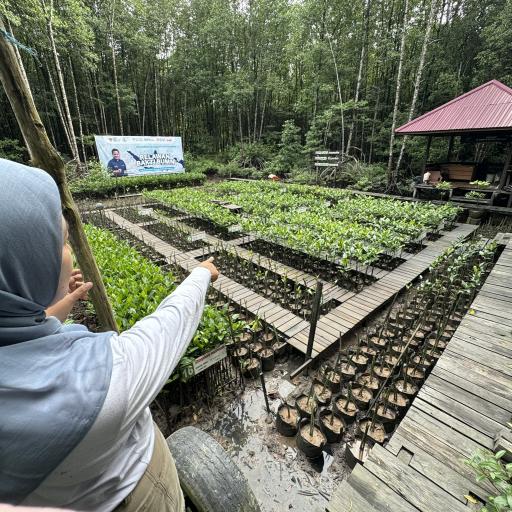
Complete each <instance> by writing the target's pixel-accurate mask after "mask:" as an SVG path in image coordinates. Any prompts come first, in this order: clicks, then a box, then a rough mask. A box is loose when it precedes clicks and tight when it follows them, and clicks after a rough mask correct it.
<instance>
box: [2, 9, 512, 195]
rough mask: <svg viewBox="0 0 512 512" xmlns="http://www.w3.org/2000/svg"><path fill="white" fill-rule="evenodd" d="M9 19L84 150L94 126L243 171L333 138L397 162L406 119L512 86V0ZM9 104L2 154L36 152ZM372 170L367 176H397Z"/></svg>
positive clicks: (288, 164)
mask: <svg viewBox="0 0 512 512" xmlns="http://www.w3.org/2000/svg"><path fill="white" fill-rule="evenodd" d="M0 15H3V16H4V19H5V23H6V28H7V29H8V30H11V31H12V32H13V34H14V36H15V37H16V38H17V39H18V40H19V41H20V43H22V44H23V45H24V47H28V48H29V49H33V50H35V51H36V52H37V57H34V56H33V55H32V54H31V53H29V51H27V50H26V48H23V47H18V48H17V50H18V53H19V55H20V59H22V61H23V63H24V66H25V70H26V75H27V78H28V82H29V83H30V85H31V88H32V92H33V94H34V96H35V100H36V104H37V106H38V108H39V110H40V112H41V114H42V117H43V121H44V123H45V125H46V127H47V130H48V132H49V134H50V138H51V139H52V141H53V142H54V144H55V145H56V146H57V147H58V148H59V149H60V151H61V152H63V153H65V154H67V155H69V156H72V157H74V158H80V159H81V160H84V159H85V158H86V157H90V156H91V155H92V154H93V149H92V142H93V139H92V136H91V135H92V134H94V133H99V134H102V133H113V134H125V135H129V134H145V135H155V134H166V135H168V134H176V135H181V136H183V139H184V145H185V148H186V149H187V150H189V151H192V152H193V153H195V154H206V153H209V154H214V153H218V152H220V151H222V152H226V153H225V156H226V159H228V160H235V161H236V162H237V163H238V164H239V165H241V166H242V167H249V168H260V167H261V166H262V164H264V163H265V162H267V163H268V164H269V166H270V167H269V168H270V169H274V170H283V169H284V170H287V171H289V170H294V169H295V170H296V171H297V172H300V171H301V169H303V168H304V167H305V166H307V165H308V158H309V155H310V151H311V150H314V149H317V148H325V147H330V148H336V149H342V148H344V149H346V150H347V151H348V152H349V153H350V154H351V155H352V156H354V157H356V158H358V159H359V160H362V161H365V162H367V163H372V162H377V163H379V162H380V163H382V164H383V166H381V169H382V168H384V171H385V166H386V165H388V162H390V159H389V149H390V146H392V147H393V148H394V162H391V165H392V166H393V165H395V164H396V160H397V158H398V155H399V153H400V145H401V140H398V141H397V140H395V141H393V140H392V138H391V132H392V130H391V128H392V126H393V125H399V124H400V123H402V122H405V121H407V119H408V118H409V117H410V116H411V115H415V114H418V113H421V112H424V111H426V110H428V109H431V108H432V107H435V106H437V105H439V104H440V103H442V102H444V101H447V100H449V99H451V98H452V97H454V96H455V95H457V94H460V93H461V92H463V91H466V90H468V89H469V88H471V87H473V86H475V85H478V84H480V83H482V82H485V81H487V80H489V79H491V78H497V79H500V80H502V81H504V82H505V83H508V84H509V85H510V84H511V82H512V68H511V66H512V64H511V60H510V58H509V50H510V43H511V41H512V36H511V30H510V23H509V22H510V19H511V17H512V0H443V1H442V2H441V1H439V0H421V1H420V0H358V1H356V2H351V1H347V0H302V1H299V2H292V1H290V0H249V1H248V2H237V1H235V2H231V1H227V0H151V1H149V0H101V1H99V2H92V1H91V0H16V1H14V0H2V1H0ZM0 107H1V109H2V112H4V115H3V116H2V117H1V119H0V139H2V138H6V139H10V140H11V142H9V144H8V147H4V148H2V144H0V152H2V151H3V154H9V155H15V156H16V157H17V158H22V157H25V158H26V154H23V151H21V152H20V150H19V149H18V148H17V146H18V147H19V146H21V145H22V144H21V142H17V141H21V140H22V138H21V136H20V134H19V131H18V128H17V126H16V122H15V120H14V117H13V115H12V113H11V110H10V107H9V105H8V102H7V99H6V97H5V96H4V95H3V94H0ZM287 121H288V122H287ZM12 141H14V142H12ZM230 148H231V149H230ZM422 148H423V141H421V140H419V139H411V140H410V141H409V142H408V145H407V147H406V152H405V155H404V159H403V161H404V163H405V164H406V165H405V166H404V167H405V168H407V167H409V166H410V165H412V166H413V167H414V166H415V165H416V166H418V165H419V163H420V160H421V159H420V158H418V157H419V155H420V152H421V151H422ZM439 151H441V147H437V146H436V145H434V147H433V149H432V154H433V155H434V156H435V155H436V153H439ZM356 170H357V169H356ZM358 170H359V172H362V177H361V179H362V180H363V185H362V186H365V182H367V181H368V179H369V178H368V175H370V176H373V175H375V174H377V178H378V177H379V176H381V174H382V173H380V174H379V171H378V170H377V169H376V168H372V169H371V170H370V171H368V172H367V171H366V170H364V171H361V169H360V168H358ZM379 179H380V178H379ZM366 186H367V185H366Z"/></svg>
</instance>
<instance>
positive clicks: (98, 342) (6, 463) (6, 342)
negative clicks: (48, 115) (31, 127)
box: [0, 159, 112, 504]
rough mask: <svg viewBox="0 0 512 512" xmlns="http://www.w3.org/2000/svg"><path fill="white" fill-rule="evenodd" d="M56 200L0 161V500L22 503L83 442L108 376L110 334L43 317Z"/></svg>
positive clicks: (54, 279) (54, 245) (52, 286)
mask: <svg viewBox="0 0 512 512" xmlns="http://www.w3.org/2000/svg"><path fill="white" fill-rule="evenodd" d="M62 236H63V235H62V217H61V203H60V198H59V192H58V189H57V186H56V184H55V182H54V181H53V179H52V178H51V177H50V176H49V175H48V174H47V173H45V172H44V171H41V170H39V169H34V168H31V167H27V166H25V165H21V164H18V163H14V162H10V161H8V160H3V159H0V502H8V503H14V504H17V503H20V502H22V501H23V499H24V498H26V497H27V496H28V495H29V494H30V493H31V492H32V491H33V490H35V489H36V488H37V487H38V486H39V485H40V484H41V482H42V481H43V480H44V479H45V478H46V477H47V476H48V475H49V474H50V473H51V472H52V471H53V470H54V469H55V468H56V467H57V466H58V465H59V463H60V462H61V461H62V460H64V458H65V457H66V456H67V455H68V454H69V453H70V452H71V450H73V448H74V447H75V446H76V445H77V444H78V443H79V442H80V441H81V440H82V439H83V437H84V436H85V435H86V434H87V432H88V431H89V429H90V428H91V426H92V424H93V423H94V421H95V420H96V417H97V415H98V413H99V411H100V409H101V407H102V405H103V402H104V400H105V396H106V394H107V391H108V387H109V384H110V375H111V372H112V350H111V346H110V338H111V336H112V333H100V334H94V333H90V332H88V331H87V330H86V329H85V328H84V327H83V326H63V325H62V324H61V322H60V321H59V320H57V319H56V318H54V317H49V318H47V317H46V315H45V312H44V310H45V309H46V308H47V307H48V306H49V305H50V304H51V302H52V301H53V299H54V297H55V294H56V291H57V287H58V282H59V276H60V269H61V260H62V247H63V239H62Z"/></svg>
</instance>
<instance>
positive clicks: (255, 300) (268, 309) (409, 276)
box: [102, 210, 476, 371]
mask: <svg viewBox="0 0 512 512" xmlns="http://www.w3.org/2000/svg"><path fill="white" fill-rule="evenodd" d="M102 215H104V216H106V218H107V219H108V220H109V222H114V223H115V224H117V225H118V226H120V227H122V228H123V229H126V230H127V231H128V232H130V233H131V234H132V235H133V236H135V237H137V238H139V239H140V240H143V241H144V243H146V244H147V245H149V246H150V247H152V248H153V249H154V250H155V251H156V252H158V253H159V254H161V255H162V256H163V257H164V258H166V259H167V260H169V259H172V260H173V261H174V262H175V263H177V264H179V265H180V266H182V267H183V268H184V269H185V270H187V271H190V270H192V269H193V268H194V267H195V266H197V265H198V261H197V259H200V258H202V257H204V256H205V255H206V254H207V253H208V252H209V249H208V250H205V249H206V248H205V247H204V246H203V247H202V248H200V249H196V250H193V251H189V252H183V251H182V250H180V249H179V248H177V247H175V246H173V245H170V244H168V243H166V242H165V241H163V240H162V239H161V238H159V237H158V236H155V235H154V234H152V233H151V232H150V231H148V230H151V228H152V227H153V226H154V225H152V226H149V227H148V230H146V229H144V228H143V227H141V226H140V225H137V224H134V223H132V222H130V221H128V220H127V219H125V218H123V217H122V216H120V215H119V214H118V213H116V212H115V211H111V210H106V211H105V212H103V214H102ZM178 224H181V223H178ZM190 229H191V231H190V233H194V230H193V228H190ZM475 229H476V226H471V225H467V224H459V225H457V226H456V227H455V229H452V230H450V231H448V232H443V231H442V232H441V233H440V235H441V236H440V238H439V239H438V240H437V241H434V242H425V244H426V245H425V248H424V249H423V250H421V251H419V252H418V253H416V254H415V255H412V254H407V255H406V256H405V257H407V259H406V260H404V263H402V264H401V265H399V266H398V267H397V268H395V269H394V270H392V271H386V270H381V271H380V272H379V278H378V279H377V278H375V277H373V278H372V284H369V285H366V286H362V288H361V289H360V290H359V291H356V290H354V291H347V292H346V293H343V294H342V295H339V294H338V295H337V296H335V297H334V298H335V300H336V301H338V303H339V305H337V306H336V307H334V308H333V309H332V310H330V311H329V312H327V313H326V314H323V315H321V316H320V318H319V320H318V323H317V331H316V335H315V339H314V343H313V348H312V353H311V356H312V359H314V358H316V357H317V356H318V355H319V354H321V353H323V352H325V351H326V350H329V349H330V347H331V346H333V345H334V344H336V343H337V342H338V341H339V340H340V339H341V338H342V337H343V336H346V335H347V334H348V333H350V332H351V331H352V330H353V329H355V328H356V327H357V326H359V325H361V324H362V323H363V322H365V321H366V320H367V319H368V318H371V316H372V315H373V314H374V312H375V311H377V310H379V309H380V308H382V307H383V306H384V305H386V304H387V303H388V302H389V301H390V300H391V298H392V297H393V296H394V295H395V294H397V293H399V292H400V291H401V290H403V289H404V288H405V287H406V286H407V285H409V284H410V283H411V282H413V281H414V280H415V279H416V278H417V277H419V276H420V275H421V274H422V273H423V272H425V271H426V270H427V268H428V267H429V265H430V263H431V262H432V261H434V259H435V258H436V257H437V256H439V255H440V254H441V253H442V252H443V251H444V250H445V249H446V248H447V247H448V246H449V245H450V244H451V243H452V242H454V241H455V240H457V239H459V238H465V237H467V236H469V235H470V234H471V233H472V232H473V231H474V230H475ZM214 240H215V237H213V236H211V235H208V243H209V244H211V242H212V241H214ZM217 242H218V244H219V245H222V244H228V245H229V244H231V243H232V242H223V241H221V240H219V239H217ZM203 245H204V244H203ZM247 247H248V248H249V249H251V250H253V251H254V252H256V249H259V250H262V252H263V250H264V249H268V248H269V247H270V249H271V254H272V255H273V256H274V257H276V259H277V260H278V261H279V258H280V256H279V254H282V251H278V250H277V249H276V248H280V249H282V248H281V247H280V246H277V245H276V246H274V244H269V242H264V241H261V240H258V239H256V240H253V241H251V242H249V243H245V244H244V243H243V244H242V246H241V248H245V249H246V250H248V249H247ZM258 254H260V253H259V252H258ZM267 254H268V253H267ZM196 258H197V259H196ZM296 259H297V261H300V257H298V256H297V257H296ZM286 261H288V260H286ZM294 263H295V260H294ZM323 263H325V262H322V261H314V260H311V261H309V262H308V264H307V265H306V267H305V268H306V269H307V270H310V271H313V272H314V271H315V270H320V269H322V265H323ZM303 268H304V267H303ZM300 271H302V269H300ZM333 271H334V269H331V273H330V274H329V275H332V272H333ZM362 275H363V276H364V277H363V278H364V279H365V280H366V279H368V276H367V275H366V274H362ZM324 277H328V275H324ZM363 278H361V279H363ZM329 284H331V285H332V284H333V283H329ZM308 285H309V286H310V287H311V284H309V283H308ZM213 286H214V287H215V288H216V289H217V290H219V291H221V292H222V293H223V294H224V295H225V296H226V297H227V298H228V299H229V300H231V301H233V302H235V303H237V304H240V305H242V306H243V307H244V308H246V309H247V311H248V312H250V313H251V314H253V315H257V316H259V317H260V318H261V319H262V320H264V321H266V322H267V323H269V324H271V325H272V326H273V327H275V328H276V329H277V331H278V332H279V334H280V335H283V336H284V337H285V338H286V339H287V342H288V343H289V344H290V345H291V346H293V347H294V348H295V349H297V350H299V351H300V352H302V353H304V354H306V352H307V345H308V337H309V328H310V326H309V323H308V322H307V321H305V320H304V319H303V318H301V316H299V315H295V314H294V313H292V312H291V311H288V310H287V309H286V308H283V307H282V306H281V305H279V304H275V303H274V302H273V301H272V300H270V299H269V298H267V297H265V296H263V295H261V294H260V293H257V292H255V291H254V290H252V289H250V288H248V287H247V286H244V285H243V284H240V283H237V282H236V281H234V280H233V279H230V278H229V277H228V276H225V275H222V276H221V277H220V279H219V280H218V281H217V282H216V283H214V285H213ZM331 298H333V296H331ZM331 303H332V304H333V305H334V304H336V302H335V301H332V302H331ZM312 359H310V360H309V361H306V365H307V364H309V363H310V362H311V361H312ZM302 370H303V368H300V369H299V371H302Z"/></svg>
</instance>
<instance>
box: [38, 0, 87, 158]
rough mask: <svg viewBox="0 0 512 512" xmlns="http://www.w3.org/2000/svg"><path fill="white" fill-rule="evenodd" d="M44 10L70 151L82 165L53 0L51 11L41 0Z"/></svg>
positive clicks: (51, 1) (51, 0)
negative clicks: (61, 60) (59, 51)
mask: <svg viewBox="0 0 512 512" xmlns="http://www.w3.org/2000/svg"><path fill="white" fill-rule="evenodd" d="M41 4H42V6H43V10H44V13H45V16H46V28H47V29H48V38H49V40H50V47H51V50H52V55H53V61H54V64H55V69H56V71H57V82H58V84H59V89H60V94H61V96H62V107H63V113H64V119H65V121H66V124H67V126H68V133H69V139H70V149H71V155H72V156H73V159H74V160H75V161H76V162H77V164H78V163H80V155H79V154H78V146H77V144H76V137H75V130H74V128H73V119H72V118H71V111H70V110H69V103H68V96H67V94H66V87H65V85H64V75H63V74H62V68H61V65H60V59H59V53H58V52H57V46H56V44H55V38H54V37H53V0H50V9H49V12H48V10H47V7H46V4H45V0H41Z"/></svg>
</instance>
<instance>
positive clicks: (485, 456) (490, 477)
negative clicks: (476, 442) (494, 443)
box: [465, 450, 512, 512]
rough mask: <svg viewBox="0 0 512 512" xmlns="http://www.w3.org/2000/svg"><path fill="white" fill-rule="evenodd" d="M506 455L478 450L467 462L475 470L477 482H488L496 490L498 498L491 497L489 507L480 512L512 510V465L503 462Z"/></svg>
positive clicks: (501, 452) (506, 511)
mask: <svg viewBox="0 0 512 512" xmlns="http://www.w3.org/2000/svg"><path fill="white" fill-rule="evenodd" d="M506 453H507V452H506V451H505V450H501V451H499V452H497V453H495V454H494V453H492V452H490V451H489V450H478V451H477V452H476V453H474V454H473V455H472V456H471V458H470V459H468V460H466V461H465V462H466V464H468V465H469V466H470V467H471V468H473V469H474V470H475V473H476V475H477V476H476V481H477V482H483V481H487V482H489V483H490V484H491V485H492V486H493V487H494V488H495V489H496V493H497V494H496V496H489V500H488V503H487V505H486V506H485V507H482V508H481V509H480V512H510V510H512V463H508V464H506V463H504V462H503V461H502V459H503V457H504V456H505V454H506Z"/></svg>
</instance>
